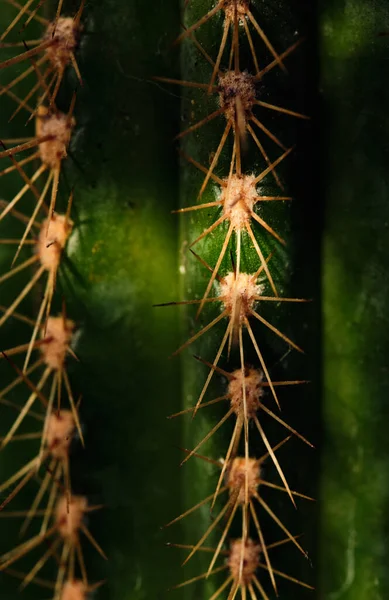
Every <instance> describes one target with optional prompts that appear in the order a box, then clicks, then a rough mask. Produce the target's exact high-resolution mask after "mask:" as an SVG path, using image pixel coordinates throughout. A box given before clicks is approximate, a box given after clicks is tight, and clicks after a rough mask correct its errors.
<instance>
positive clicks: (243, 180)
mask: <svg viewBox="0 0 389 600" xmlns="http://www.w3.org/2000/svg"><path fill="white" fill-rule="evenodd" d="M224 181H225V183H226V185H225V187H223V189H222V193H221V196H220V201H221V202H222V203H223V212H224V214H225V215H226V217H227V218H228V220H229V221H230V223H231V224H232V226H233V227H234V230H235V231H239V230H242V229H245V227H246V225H247V223H250V221H251V219H252V211H253V208H254V205H255V203H256V202H257V201H258V199H259V198H258V193H257V190H256V185H255V177H254V175H237V174H236V173H234V174H233V175H232V176H231V177H227V178H226V179H224Z"/></svg>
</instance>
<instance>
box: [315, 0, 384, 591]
mask: <svg viewBox="0 0 389 600" xmlns="http://www.w3.org/2000/svg"><path fill="white" fill-rule="evenodd" d="M322 11H323V13H322V23H321V52H322V65H323V72H322V89H323V97H324V109H325V112H324V114H323V119H325V122H326V123H327V124H328V127H327V129H326V132H325V133H326V135H325V138H324V140H323V141H324V143H325V147H326V148H332V149H333V151H331V153H327V154H326V156H325V157H323V161H324V163H323V173H329V180H328V184H327V186H326V204H327V205H326V215H325V230H324V246H323V265H324V268H323V309H324V349H323V350H324V379H325V385H324V390H323V393H324V411H323V412H324V415H323V419H324V427H325V439H324V441H325V445H324V449H323V458H322V490H321V506H322V511H321V533H320V548H321V586H320V591H321V597H322V598H328V599H331V600H336V599H339V600H349V599H350V600H351V599H352V600H362V599H365V598H371V599H374V600H380V599H384V598H387V596H388V585H389V579H388V570H387V564H388V558H389V556H388V544H387V535H386V528H387V516H386V515H387V507H388V501H389V498H388V475H387V473H388V442H387V427H386V422H387V416H388V408H387V407H388V375H387V362H388V361H387V352H388V339H389V337H388V327H387V305H388V298H389V295H388V294H389V292H388V290H389V288H388V282H389V278H388V252H389V246H388V241H387V240H388V235H387V223H388V218H389V205H388V194H387V190H388V185H389V178H388V164H389V152H388V146H387V142H386V136H385V127H386V123H387V119H388V102H389V91H388V86H387V83H386V73H387V58H388V52H389V46H388V38H386V37H380V36H379V34H380V32H382V31H385V30H387V29H388V15H389V13H388V6H387V3H386V2H383V1H378V2H375V3H365V2H360V1H357V0H353V1H351V2H347V3H338V2H324V3H322Z"/></svg>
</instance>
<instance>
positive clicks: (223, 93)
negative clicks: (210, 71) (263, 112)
mask: <svg viewBox="0 0 389 600" xmlns="http://www.w3.org/2000/svg"><path fill="white" fill-rule="evenodd" d="M218 90H219V105H220V108H223V109H224V114H225V116H226V119H227V121H231V122H232V123H233V124H235V120H236V116H238V117H239V116H241V117H243V120H244V121H245V123H244V126H246V121H247V120H248V119H249V118H250V117H251V112H252V108H253V106H254V103H255V100H256V89H255V80H254V78H253V76H252V75H250V74H249V73H248V72H247V71H243V72H242V73H236V72H235V71H226V72H225V73H223V74H221V75H220V76H219V80H218ZM237 102H238V106H237ZM238 109H239V110H240V111H241V113H242V114H241V115H239V114H238V115H237V110H238Z"/></svg>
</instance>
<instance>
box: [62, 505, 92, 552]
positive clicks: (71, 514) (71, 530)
mask: <svg viewBox="0 0 389 600" xmlns="http://www.w3.org/2000/svg"><path fill="white" fill-rule="evenodd" d="M87 506H88V502H87V499H86V497H85V496H72V497H71V498H70V500H69V498H68V497H67V496H62V497H61V498H60V499H59V501H58V503H57V506H56V509H55V522H56V524H57V529H58V532H59V534H60V536H61V537H62V538H63V539H64V540H67V541H70V542H72V543H75V542H77V540H78V533H79V530H80V527H81V524H82V520H83V518H84V515H85V512H86V509H87Z"/></svg>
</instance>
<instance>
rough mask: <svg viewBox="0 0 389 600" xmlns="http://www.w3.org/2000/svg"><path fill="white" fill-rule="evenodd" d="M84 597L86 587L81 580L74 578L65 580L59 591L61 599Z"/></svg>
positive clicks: (79, 598)
mask: <svg viewBox="0 0 389 600" xmlns="http://www.w3.org/2000/svg"><path fill="white" fill-rule="evenodd" d="M86 598H87V588H86V586H85V584H84V583H83V582H82V581H81V580H79V579H76V580H74V581H66V582H65V584H64V586H63V589H62V593H61V600H86Z"/></svg>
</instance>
